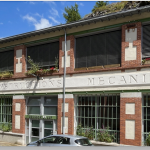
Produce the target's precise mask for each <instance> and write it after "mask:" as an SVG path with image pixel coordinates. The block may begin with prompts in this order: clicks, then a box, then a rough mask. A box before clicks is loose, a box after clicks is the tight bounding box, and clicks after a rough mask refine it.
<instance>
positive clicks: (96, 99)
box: [75, 94, 120, 143]
mask: <svg viewBox="0 0 150 150" xmlns="http://www.w3.org/2000/svg"><path fill="white" fill-rule="evenodd" d="M75 110H76V124H77V128H78V129H79V126H80V127H81V126H82V129H83V130H84V131H83V132H84V134H89V133H87V132H89V130H90V129H91V127H93V130H92V131H91V132H92V134H93V136H91V137H92V138H93V139H97V138H100V132H104V129H105V128H107V129H108V132H109V134H110V135H112V136H114V137H115V138H114V142H117V143H119V142H120V141H119V139H120V136H119V135H120V95H119V94H115V95H94V96H93V95H92V96H77V99H76V104H75ZM105 131H106V130H105ZM90 134H91V133H90Z"/></svg>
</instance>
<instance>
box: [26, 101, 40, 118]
mask: <svg viewBox="0 0 150 150" xmlns="http://www.w3.org/2000/svg"><path fill="white" fill-rule="evenodd" d="M40 104H41V99H40V98H30V99H29V100H28V104H27V114H39V115H40Z"/></svg>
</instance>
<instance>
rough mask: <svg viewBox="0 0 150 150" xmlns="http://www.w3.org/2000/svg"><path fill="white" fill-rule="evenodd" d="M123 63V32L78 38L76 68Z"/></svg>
mask: <svg viewBox="0 0 150 150" xmlns="http://www.w3.org/2000/svg"><path fill="white" fill-rule="evenodd" d="M120 63H121V30H117V31H112V32H107V33H100V34H96V35H90V36H85V37H79V38H76V52H75V68H81V67H92V66H102V65H110V64H120Z"/></svg>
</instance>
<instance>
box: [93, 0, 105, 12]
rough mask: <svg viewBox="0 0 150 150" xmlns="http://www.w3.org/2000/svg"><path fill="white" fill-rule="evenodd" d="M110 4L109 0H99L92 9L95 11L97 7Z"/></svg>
mask: <svg viewBox="0 0 150 150" xmlns="http://www.w3.org/2000/svg"><path fill="white" fill-rule="evenodd" d="M107 4H108V1H97V2H96V4H95V6H94V8H93V9H92V12H94V11H95V10H96V9H97V8H100V7H103V6H106V5H107Z"/></svg>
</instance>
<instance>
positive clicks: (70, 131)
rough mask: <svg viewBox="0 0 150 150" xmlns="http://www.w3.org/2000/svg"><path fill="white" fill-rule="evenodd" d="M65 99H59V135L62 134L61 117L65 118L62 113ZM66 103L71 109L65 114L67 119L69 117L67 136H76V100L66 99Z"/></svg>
mask: <svg viewBox="0 0 150 150" xmlns="http://www.w3.org/2000/svg"><path fill="white" fill-rule="evenodd" d="M62 103H63V99H62V98H58V119H57V132H58V134H62V133H61V127H62V125H61V117H63V112H62V111H61V109H62V108H61V107H62ZM65 103H68V105H69V108H68V112H65V117H68V133H67V134H71V135H73V134H74V99H73V98H66V99H65Z"/></svg>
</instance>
